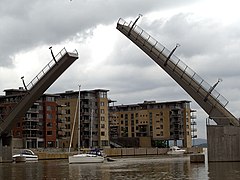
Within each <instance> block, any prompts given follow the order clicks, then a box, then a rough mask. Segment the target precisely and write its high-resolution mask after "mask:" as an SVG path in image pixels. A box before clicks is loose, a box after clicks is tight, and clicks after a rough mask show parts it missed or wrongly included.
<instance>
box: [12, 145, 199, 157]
mask: <svg viewBox="0 0 240 180" xmlns="http://www.w3.org/2000/svg"><path fill="white" fill-rule="evenodd" d="M185 150H186V154H197V153H203V148H201V147H192V148H185ZM18 151H19V150H17V149H15V150H14V151H13V153H15V154H17V152H18ZM33 151H34V152H35V153H36V154H37V155H38V157H39V160H50V159H52V160H53V159H67V158H68V156H69V155H72V154H77V151H72V152H70V153H69V152H67V149H35V150H33ZM83 151H87V149H86V150H83ZM167 151H168V148H106V149H103V152H104V154H106V155H107V156H108V157H122V156H154V155H165V154H166V153H167Z"/></svg>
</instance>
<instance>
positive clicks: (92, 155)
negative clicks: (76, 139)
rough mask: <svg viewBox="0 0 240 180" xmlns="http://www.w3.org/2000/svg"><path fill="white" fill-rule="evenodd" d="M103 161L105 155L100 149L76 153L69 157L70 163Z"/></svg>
mask: <svg viewBox="0 0 240 180" xmlns="http://www.w3.org/2000/svg"><path fill="white" fill-rule="evenodd" d="M103 161H104V156H103V154H102V153H101V151H100V150H99V151H96V150H91V151H90V152H88V153H84V154H76V155H73V156H69V157H68V162H69V164H84V163H102V162H103Z"/></svg>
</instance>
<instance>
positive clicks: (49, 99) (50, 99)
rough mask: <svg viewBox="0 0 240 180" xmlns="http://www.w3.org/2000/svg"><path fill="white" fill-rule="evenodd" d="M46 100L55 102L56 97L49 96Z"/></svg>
mask: <svg viewBox="0 0 240 180" xmlns="http://www.w3.org/2000/svg"><path fill="white" fill-rule="evenodd" d="M46 101H48V102H54V101H55V99H54V97H47V98H46Z"/></svg>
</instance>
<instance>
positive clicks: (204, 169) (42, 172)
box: [0, 155, 240, 180]
mask: <svg viewBox="0 0 240 180" xmlns="http://www.w3.org/2000/svg"><path fill="white" fill-rule="evenodd" d="M0 179H3V180H5V179H6V180H8V179H14V180H18V179H19V180H22V179H24V180H28V179H29V180H37V179H41V180H43V179H45V180H47V179H49V180H55V179H57V180H58V179H61V180H62V179H63V180H67V179H74V180H75V179H87V180H88V179H89V180H90V179H91V180H94V179H104V180H112V179H113V180H115V179H116V180H118V179H119V180H123V179H136V180H137V179H147V180H149V179H179V180H180V179H181V180H182V179H194V180H195V179H197V180H201V179H203V180H206V179H230V180H231V179H234V180H236V179H240V162H231V163H226V162H225V163H207V162H206V163H201V164H193V163H190V158H189V156H185V155H184V156H180V157H179V156H174V157H171V156H151V157H149V156H147V157H130V158H116V161H114V162H104V163H100V164H68V160H44V161H38V162H26V163H0Z"/></svg>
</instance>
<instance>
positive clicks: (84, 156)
mask: <svg viewBox="0 0 240 180" xmlns="http://www.w3.org/2000/svg"><path fill="white" fill-rule="evenodd" d="M80 88H81V86H80V85H79V94H78V103H77V104H78V108H76V111H77V110H78V154H75V155H72V156H69V157H68V162H69V164H84V163H102V162H103V161H104V157H103V155H102V153H101V151H100V150H92V151H90V152H88V153H80V152H79V149H80V141H81V136H80V127H81V126H80V117H81V116H80ZM74 124H75V122H74ZM72 132H74V128H73V130H72ZM72 136H73V133H72V135H71V142H70V146H69V152H70V149H71V144H72Z"/></svg>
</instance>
